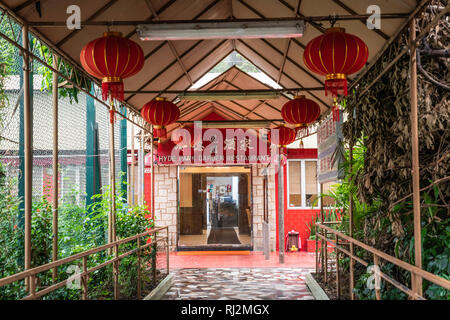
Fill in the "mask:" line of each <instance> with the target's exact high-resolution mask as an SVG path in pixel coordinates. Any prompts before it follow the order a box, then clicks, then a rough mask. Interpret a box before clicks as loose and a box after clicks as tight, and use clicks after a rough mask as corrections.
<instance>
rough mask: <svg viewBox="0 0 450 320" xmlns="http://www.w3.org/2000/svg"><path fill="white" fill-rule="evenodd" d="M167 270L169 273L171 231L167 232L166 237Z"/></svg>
mask: <svg viewBox="0 0 450 320" xmlns="http://www.w3.org/2000/svg"><path fill="white" fill-rule="evenodd" d="M166 271H167V274H169V232H167V238H166Z"/></svg>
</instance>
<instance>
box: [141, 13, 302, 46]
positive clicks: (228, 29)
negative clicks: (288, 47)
mask: <svg viewBox="0 0 450 320" xmlns="http://www.w3.org/2000/svg"><path fill="white" fill-rule="evenodd" d="M304 30H305V23H304V21H303V20H301V19H297V18H293V19H280V20H268V21H267V20H264V21H263V20H235V21H205V20H203V21H195V22H176V21H175V22H167V21H166V22H161V21H159V22H153V23H148V24H139V25H137V26H136V33H137V34H138V36H139V38H140V39H141V40H142V41H149V40H196V39H245V38H295V37H301V36H303V33H304Z"/></svg>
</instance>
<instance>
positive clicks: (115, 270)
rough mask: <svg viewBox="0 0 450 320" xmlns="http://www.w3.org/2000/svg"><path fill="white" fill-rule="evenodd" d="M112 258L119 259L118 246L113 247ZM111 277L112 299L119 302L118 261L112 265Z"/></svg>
mask: <svg viewBox="0 0 450 320" xmlns="http://www.w3.org/2000/svg"><path fill="white" fill-rule="evenodd" d="M114 251H115V252H114V253H115V254H114V257H115V258H116V259H117V258H118V257H119V246H118V245H115V246H114ZM113 275H114V299H115V300H119V260H116V261H114V263H113Z"/></svg>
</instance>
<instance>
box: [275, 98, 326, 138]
mask: <svg viewBox="0 0 450 320" xmlns="http://www.w3.org/2000/svg"><path fill="white" fill-rule="evenodd" d="M281 116H282V117H283V119H284V120H285V121H286V122H287V123H290V124H293V125H295V126H296V128H295V132H296V133H297V132H298V130H306V134H308V125H309V124H310V123H313V122H314V121H316V120H317V118H319V116H320V107H319V105H318V104H317V103H316V102H314V101H313V100H310V99H306V98H305V96H303V95H302V96H295V97H294V99H293V100H290V101H288V102H286V103H285V104H284V106H283V107H282V108H281Z"/></svg>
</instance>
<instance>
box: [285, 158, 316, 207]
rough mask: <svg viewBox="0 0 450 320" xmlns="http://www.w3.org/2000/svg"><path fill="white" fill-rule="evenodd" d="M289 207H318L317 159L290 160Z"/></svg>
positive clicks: (288, 172)
mask: <svg viewBox="0 0 450 320" xmlns="http://www.w3.org/2000/svg"><path fill="white" fill-rule="evenodd" d="M287 175H288V190H287V192H288V208H304V209H311V208H318V207H319V206H320V203H319V199H318V195H319V185H318V183H317V160H289V161H288V165H287Z"/></svg>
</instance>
